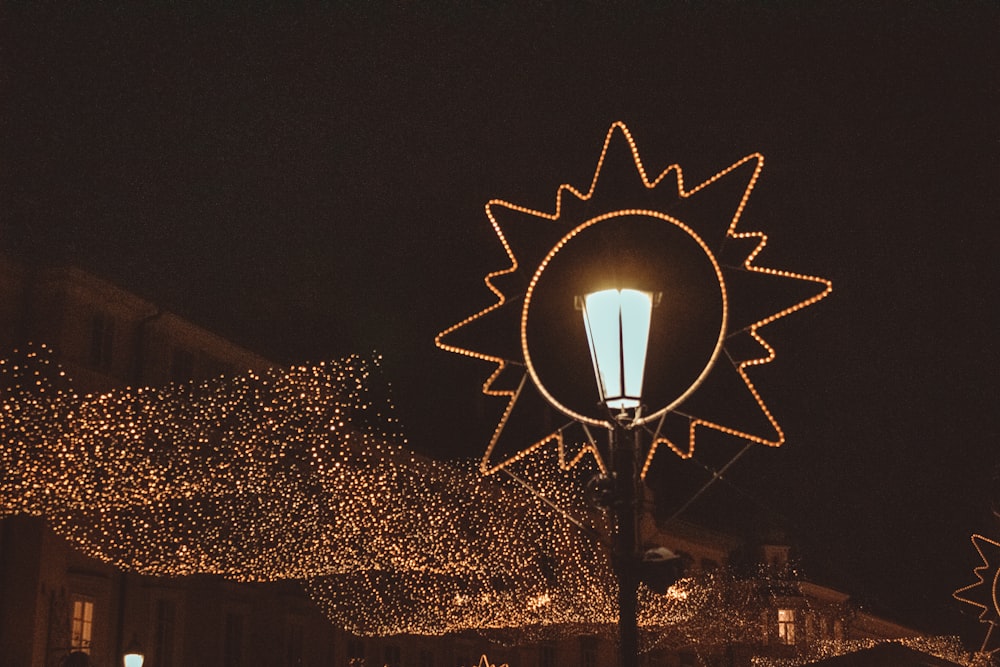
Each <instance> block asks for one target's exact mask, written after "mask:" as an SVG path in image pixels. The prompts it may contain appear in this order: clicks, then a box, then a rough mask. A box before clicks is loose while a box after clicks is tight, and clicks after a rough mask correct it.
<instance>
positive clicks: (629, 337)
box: [578, 289, 658, 410]
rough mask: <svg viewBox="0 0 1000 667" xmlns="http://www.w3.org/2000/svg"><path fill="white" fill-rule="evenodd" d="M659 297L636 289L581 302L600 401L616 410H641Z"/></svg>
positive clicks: (593, 295)
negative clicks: (650, 331)
mask: <svg viewBox="0 0 1000 667" xmlns="http://www.w3.org/2000/svg"><path fill="white" fill-rule="evenodd" d="M657 296H658V295H656V294H653V293H652V292H643V291H640V290H636V289H607V290H601V291H600V292H592V293H590V294H587V295H586V296H584V297H583V298H580V299H578V303H579V305H580V307H581V309H582V310H583V323H584V326H585V327H586V329H587V342H588V343H590V357H591V359H592V360H593V361H594V374H595V375H596V376H597V387H598V389H599V391H600V393H601V401H603V402H604V404H605V405H607V406H608V407H609V408H611V409H613V410H628V409H630V408H638V407H639V405H640V403H641V402H642V376H643V373H644V372H645V369H646V350H647V348H648V346H649V325H650V321H651V320H652V315H653V306H654V305H655V304H656V301H657Z"/></svg>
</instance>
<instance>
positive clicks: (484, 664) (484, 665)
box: [470, 653, 507, 667]
mask: <svg viewBox="0 0 1000 667" xmlns="http://www.w3.org/2000/svg"><path fill="white" fill-rule="evenodd" d="M470 667H471V666H470ZM475 667H507V663H504V664H502V665H495V664H493V663H492V662H490V659H489V658H487V657H486V654H485V653H484V654H483V656H482V657H481V658H479V664H477V665H475Z"/></svg>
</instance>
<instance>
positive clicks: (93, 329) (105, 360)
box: [90, 312, 115, 371]
mask: <svg viewBox="0 0 1000 667" xmlns="http://www.w3.org/2000/svg"><path fill="white" fill-rule="evenodd" d="M114 344H115V320H114V318H113V317H111V316H110V315H108V314H107V313H103V312H97V313H94V316H93V318H91V320H90V365H91V366H93V367H94V368H98V369H100V370H105V371H106V370H111V359H112V357H111V354H112V351H113V349H114Z"/></svg>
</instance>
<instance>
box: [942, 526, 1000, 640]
mask: <svg viewBox="0 0 1000 667" xmlns="http://www.w3.org/2000/svg"><path fill="white" fill-rule="evenodd" d="M972 546H974V547H976V551H978V552H979V557H980V558H981V559H982V560H983V564H982V565H980V566H978V567H976V568H975V569H973V573H974V574H975V575H976V578H977V579H979V581H977V582H976V583H974V584H970V585H968V586H965V587H963V588H960V589H958V590H957V591H955V592H954V593H952V596H953V597H954V598H955V599H956V600H959V601H961V602H965V603H967V604H971V605H972V606H974V607H977V608H978V609H979V621H980V622H981V623H988V624H989V626H990V629H989V632H987V633H986V638H985V639H984V640H983V646H982V649H981V651H983V652H985V651H986V650H987V644H989V642H990V636H991V635H992V634H993V630H994V628H995V627H996V626H997V624H1000V601H998V600H997V583H998V581H1000V543H997V542H994V541H993V540H991V539H989V538H987V537H983V536H982V535H973V536H972Z"/></svg>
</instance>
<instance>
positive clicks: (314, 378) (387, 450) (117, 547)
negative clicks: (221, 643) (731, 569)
mask: <svg viewBox="0 0 1000 667" xmlns="http://www.w3.org/2000/svg"><path fill="white" fill-rule="evenodd" d="M51 357H52V355H51V352H50V351H49V350H47V349H45V348H38V349H34V348H32V349H29V350H27V351H26V352H25V353H23V354H20V355H16V356H12V357H11V358H8V359H6V360H2V361H0V437H2V438H3V440H2V442H3V443H4V446H3V447H2V448H0V464H2V465H3V470H4V471H5V474H4V476H3V477H2V478H0V516H9V515H12V514H29V515H34V516H41V517H44V518H46V520H47V521H48V522H49V523H50V525H51V526H52V528H53V529H54V530H55V531H56V532H57V533H58V534H60V535H63V536H64V537H66V539H68V540H69V541H70V543H71V544H73V545H74V546H75V547H76V548H78V549H79V550H81V551H82V552H84V553H86V554H89V555H91V556H93V557H95V558H98V559H100V560H103V561H105V562H108V563H111V564H114V565H115V566H116V567H118V568H120V569H122V570H126V571H132V572H140V573H145V574H151V575H163V576H171V577H175V576H182V575H188V574H195V573H204V574H215V575H221V576H224V577H227V578H229V579H233V580H236V581H273V580H278V579H300V580H303V582H304V585H305V588H306V590H307V591H308V592H309V594H310V595H311V596H312V598H313V599H314V600H315V601H316V603H317V605H318V606H319V608H320V609H322V610H323V611H324V613H325V614H326V615H327V617H328V618H329V619H330V621H331V622H332V623H334V624H335V625H336V626H337V627H340V628H343V629H345V630H348V631H350V632H352V633H354V634H357V635H378V636H389V635H398V634H421V635H441V634H446V633H451V632H459V631H469V630H476V631H478V632H481V633H485V634H487V635H488V636H490V637H492V638H501V639H502V638H503V637H504V636H506V633H511V632H516V634H517V637H518V638H519V639H520V640H522V641H523V640H524V639H525V638H536V639H550V638H561V637H567V636H575V635H580V634H600V633H603V634H605V635H607V636H609V637H610V636H611V633H612V632H613V628H614V627H615V623H616V620H617V594H616V591H615V590H614V587H613V585H612V586H609V585H608V584H609V582H613V581H614V576H613V571H612V568H611V563H610V559H609V553H608V549H607V546H606V545H605V544H604V543H603V538H601V536H602V535H608V534H610V527H609V526H608V525H606V524H605V523H604V520H603V518H602V517H603V515H601V514H599V513H596V512H595V511H594V510H593V509H592V508H590V507H588V506H587V505H586V504H585V502H584V501H583V498H584V493H583V490H582V489H581V488H580V487H579V484H578V481H577V480H578V479H579V477H580V476H579V475H577V474H576V473H578V472H579V471H580V470H579V468H578V469H575V470H573V471H564V470H562V469H561V468H560V467H559V466H558V465H556V464H555V460H554V459H555V458H556V457H557V456H558V454H557V453H556V452H554V451H551V450H541V451H539V452H537V453H536V456H532V457H523V458H521V459H520V460H519V461H518V462H517V463H516V465H514V466H512V468H511V469H510V471H511V472H512V473H514V474H516V475H517V477H518V478H519V479H521V480H527V481H528V482H530V486H531V487H532V489H533V490H529V489H527V488H526V487H525V486H523V485H521V484H520V483H517V482H515V481H514V480H513V478H508V477H507V476H500V477H488V478H487V477H483V476H482V475H481V474H480V472H479V471H478V469H477V465H476V464H475V463H474V462H468V463H464V464H463V463H443V462H435V461H429V460H426V459H422V458H419V457H416V456H414V455H413V454H412V453H410V452H408V451H407V450H406V449H405V448H404V447H403V444H402V443H403V440H402V436H401V435H400V434H399V425H398V423H397V422H396V421H395V420H394V419H393V418H392V417H391V416H390V414H389V409H390V408H391V406H390V405H389V404H388V402H387V401H384V400H382V399H379V398H377V396H379V392H378V391H375V390H374V389H373V387H375V386H377V385H378V380H377V379H376V378H377V376H378V373H377V367H378V360H377V358H372V359H362V358H358V357H350V358H347V359H344V360H341V361H338V362H329V363H325V364H319V365H316V366H300V367H296V368H292V369H288V370H274V371H269V372H267V373H262V374H253V373H250V374H247V375H245V376H237V377H233V378H227V379H222V378H220V379H216V380H212V381H209V382H203V383H183V384H174V385H169V386H167V387H161V388H150V387H141V388H134V389H128V388H126V389H121V390H117V391H113V392H108V393H104V394H94V395H82V396H81V395H78V394H76V393H75V392H74V391H73V390H72V387H71V383H70V381H69V379H68V378H67V377H66V375H65V373H64V372H63V371H62V370H60V369H59V368H58V366H57V365H55V364H54V363H53V362H52V358H51ZM584 465H586V464H584ZM591 472H594V470H591ZM540 497H544V499H545V500H544V501H543V500H541V498H540ZM553 507H559V508H561V510H562V513H560V512H557V511H555V510H554V509H553ZM567 517H568V518H567ZM588 526H589V527H590V528H591V530H588V529H587V528H586V527H588ZM761 581H764V580H763V579H759V578H758V579H756V580H755V579H753V578H751V579H748V580H740V579H739V578H737V577H734V576H732V575H730V574H726V573H723V572H714V573H703V574H700V575H696V576H692V577H688V578H685V579H682V580H680V581H678V582H677V583H676V584H675V585H674V586H673V587H672V588H671V589H670V590H669V591H668V593H667V594H666V595H655V594H653V593H652V592H650V591H649V590H648V589H645V588H641V589H640V598H639V608H640V612H639V623H640V626H641V628H642V629H643V635H644V642H645V645H646V647H647V649H648V648H653V647H664V646H672V647H678V646H689V645H690V643H691V641H692V640H691V637H692V636H695V635H696V636H699V637H703V638H704V641H705V642H709V641H711V642H719V641H724V640H725V641H736V640H737V639H738V637H739V636H740V635H741V634H742V636H747V635H746V633H748V632H751V631H752V628H755V627H759V625H758V624H759V622H760V618H761V610H762V609H764V605H766V604H767V596H762V595H759V594H757V595H754V594H752V591H758V592H759V591H760V590H764V589H767V590H770V589H771V588H773V584H772V583H766V584H764V583H761ZM706 645H707V644H706Z"/></svg>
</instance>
